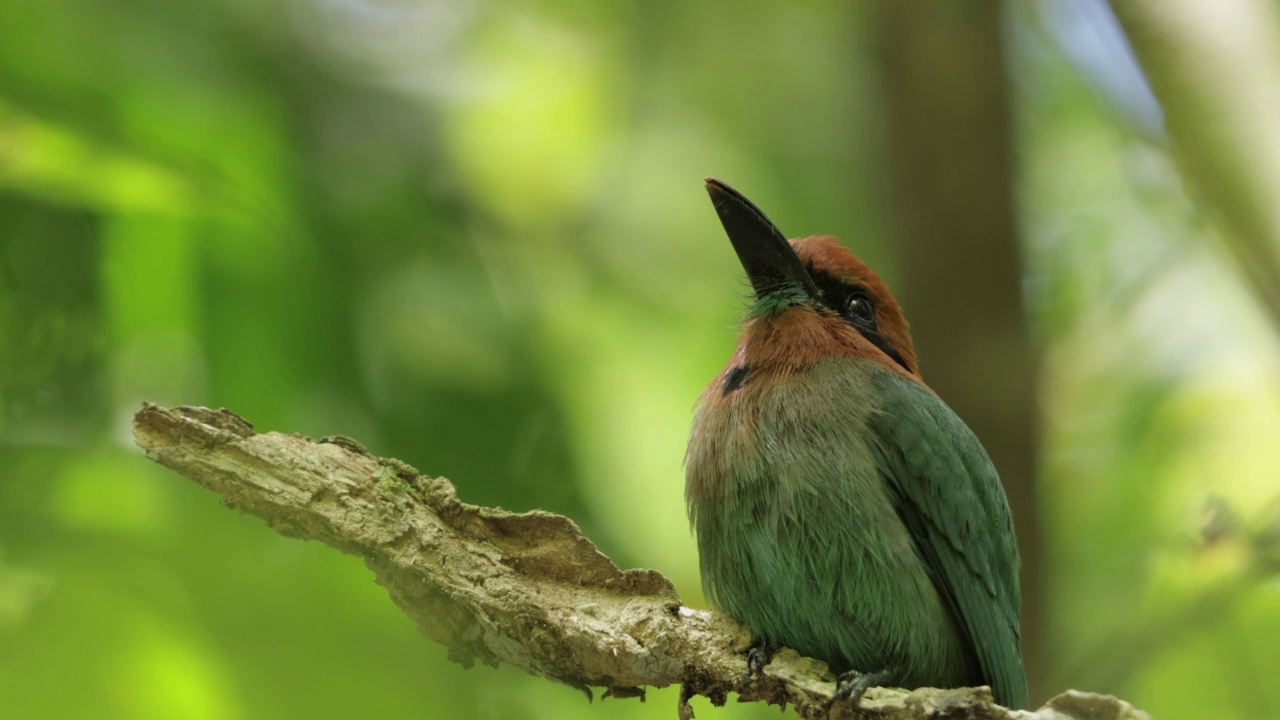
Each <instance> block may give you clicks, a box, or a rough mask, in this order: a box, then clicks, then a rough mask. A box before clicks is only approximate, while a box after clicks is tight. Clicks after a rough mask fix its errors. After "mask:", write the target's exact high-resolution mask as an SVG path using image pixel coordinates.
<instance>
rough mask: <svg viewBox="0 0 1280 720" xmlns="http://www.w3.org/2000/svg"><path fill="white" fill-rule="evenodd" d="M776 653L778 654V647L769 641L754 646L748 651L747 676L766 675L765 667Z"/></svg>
mask: <svg viewBox="0 0 1280 720" xmlns="http://www.w3.org/2000/svg"><path fill="white" fill-rule="evenodd" d="M776 652H778V646H777V645H775V644H773V643H771V642H769V641H768V640H761V641H760V644H758V645H753V646H752V647H751V649H750V650H748V651H747V675H748V676H750V677H754V676H756V675H762V674H764V666H765V665H768V664H769V662H770V661H771V660H773V655H774V653H776Z"/></svg>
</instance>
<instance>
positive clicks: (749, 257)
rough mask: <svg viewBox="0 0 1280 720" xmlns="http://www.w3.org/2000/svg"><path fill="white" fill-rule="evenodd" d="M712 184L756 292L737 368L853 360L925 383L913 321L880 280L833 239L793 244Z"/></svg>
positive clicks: (819, 237) (745, 202)
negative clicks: (913, 337) (913, 341)
mask: <svg viewBox="0 0 1280 720" xmlns="http://www.w3.org/2000/svg"><path fill="white" fill-rule="evenodd" d="M706 183H707V192H708V194H710V195H711V201H712V203H714V204H715V208H716V212H717V213H718V214H719V216H720V222H721V224H723V225H724V229H725V232H726V233H727V234H728V235H729V240H730V242H732V243H733V248H734V250H735V251H736V252H737V254H738V259H739V261H740V262H741V263H742V267H743V269H744V270H746V273H747V278H748V279H749V280H750V281H751V286H752V288H753V289H754V291H755V299H754V301H753V303H752V305H751V307H750V308H749V309H748V313H747V318H746V321H745V323H744V328H743V332H742V336H741V338H740V339H739V343H738V345H739V346H738V352H737V354H736V355H735V360H734V363H733V364H732V365H731V367H734V366H739V367H750V368H765V367H773V368H777V369H798V368H801V367H804V366H806V365H809V364H812V363H814V362H818V361H820V360H824V359H828V358H835V357H847V356H854V357H863V358H867V359H870V360H874V361H876V362H879V363H881V364H882V365H884V366H885V367H887V368H889V369H891V370H893V371H895V372H898V373H901V374H902V375H905V376H907V377H910V378H912V379H914V380H916V381H917V382H923V381H922V380H921V378H920V372H919V368H918V367H917V365H916V352H915V348H914V347H913V346H912V344H911V331H910V329H909V328H908V326H907V319H906V317H905V316H904V315H903V314H902V307H901V306H900V305H898V301H897V300H895V299H894V297H893V295H892V294H890V292H889V288H888V286H887V285H885V284H884V281H883V280H881V279H880V276H879V275H876V273H875V272H874V271H872V270H871V269H870V268H868V267H867V266H866V265H865V264H863V263H862V261H860V260H858V258H857V257H855V256H854V254H853V253H851V252H849V250H847V249H846V248H844V247H843V246H841V245H839V244H838V243H837V242H836V239H835V238H833V237H830V236H827V235H814V236H810V237H805V238H798V239H795V240H791V241H788V240H787V239H786V237H785V236H784V235H783V234H782V233H781V232H780V231H779V230H778V228H777V226H775V225H774V224H773V223H772V222H770V221H769V218H767V217H766V216H765V214H764V213H763V212H761V211H760V210H759V208H757V207H756V206H755V205H754V204H752V203H751V201H750V200H747V199H746V198H745V197H743V196H742V194H741V193H739V192H737V191H736V190H734V189H733V188H731V187H729V186H728V185H726V184H724V183H722V182H720V181H719V180H715V179H712V178H707V181H706ZM726 372H729V369H726Z"/></svg>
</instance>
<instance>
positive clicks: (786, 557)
mask: <svg viewBox="0 0 1280 720" xmlns="http://www.w3.org/2000/svg"><path fill="white" fill-rule="evenodd" d="M706 189H707V192H708V194H709V195H710V196H711V200H712V203H713V204H714V206H715V210H716V212H717V214H718V216H719V219H720V222H721V224H722V225H723V226H724V231H725V233H726V234H727V235H728V237H729V241H730V243H731V244H732V245H733V248H734V250H735V251H736V253H737V256H738V260H739V262H740V264H741V265H742V268H743V270H744V271H745V272H746V275H747V278H748V279H749V280H750V282H751V286H752V290H753V293H752V296H751V298H750V301H749V305H748V308H747V310H746V314H745V317H744V319H743V321H742V328H741V332H740V334H739V336H738V340H737V347H736V349H735V350H734V352H733V355H732V357H731V359H730V360H729V363H728V364H727V365H726V366H725V368H724V369H723V370H722V371H721V372H720V373H719V374H718V375H716V376H715V377H714V378H713V379H712V380H711V382H710V383H709V384H708V385H707V386H706V389H705V390H704V391H703V392H702V394H701V396H700V397H699V399H698V401H697V404H696V406H695V412H694V420H693V425H692V428H691V430H690V433H689V445H688V450H687V453H686V456H685V500H686V504H687V508H688V514H689V521H690V524H691V526H692V530H693V533H694V535H695V537H696V541H697V547H698V555H699V565H700V571H701V579H702V585H703V590H704V593H705V594H706V597H707V598H708V599H709V600H710V601H711V603H712V605H713V606H714V607H716V608H718V609H720V610H722V611H723V612H725V613H727V614H728V615H729V616H730V617H732V618H734V619H735V620H737V621H738V622H740V623H741V624H743V625H745V626H746V627H747V628H748V629H749V630H750V631H751V633H752V635H753V636H754V639H755V643H756V644H755V645H754V646H753V647H752V648H751V650H750V652H749V653H748V656H747V666H748V669H749V672H751V673H760V672H763V669H764V667H765V666H766V665H767V664H768V663H769V661H770V659H771V658H772V656H773V653H774V652H776V650H777V649H778V648H779V647H780V646H785V647H790V648H792V649H793V650H795V651H796V652H798V653H800V654H801V655H805V656H809V657H813V658H817V659H819V660H824V661H826V662H827V664H828V666H829V667H830V669H831V670H832V672H834V673H835V674H836V676H837V685H836V691H835V693H833V695H832V697H831V700H830V701H829V702H828V704H827V711H828V713H829V712H830V709H831V706H832V704H833V703H835V702H837V701H839V700H841V699H844V700H848V701H850V702H851V703H853V704H856V703H857V702H858V701H859V699H860V698H861V696H862V695H863V693H865V691H866V690H867V689H868V688H870V687H881V686H888V687H903V688H909V689H913V688H918V687H941V688H958V687H969V686H977V685H987V686H990V688H991V690H992V694H993V697H994V699H995V700H996V702H998V703H999V704H1001V705H1004V706H1006V707H1010V708H1025V707H1027V705H1028V689H1027V680H1026V671H1025V668H1024V666H1023V660H1022V653H1021V650H1020V647H1019V637H1020V625H1019V617H1018V611H1019V600H1020V598H1019V596H1020V590H1019V585H1018V563H1019V560H1018V547H1017V541H1016V538H1015V534H1014V525H1013V517H1012V513H1011V511H1010V509H1009V504H1008V500H1007V498H1006V497H1005V494H1004V490H1003V487H1002V486H1001V484H1000V479H999V476H998V475H997V473H996V469H995V467H994V466H993V464H992V462H991V460H990V458H989V457H988V455H987V453H986V451H985V449H984V448H983V446H982V444H981V443H980V442H979V440H978V439H977V437H976V436H975V435H974V433H973V432H972V431H971V430H970V429H969V428H968V426H966V425H965V424H964V422H963V421H962V420H961V419H960V418H959V416H957V415H956V413H955V412H954V411H952V410H951V408H949V407H948V406H947V405H946V403H944V402H943V401H942V399H941V398H939V397H938V395H937V394H936V393H935V392H934V391H933V390H932V389H930V388H929V387H928V386H927V385H926V384H925V382H924V380H923V378H922V377H921V375H920V368H919V365H918V364H917V358H916V352H915V348H914V346H913V345H912V341H911V332H910V328H909V326H908V324H907V320H906V317H905V315H904V314H903V311H902V307H901V306H900V305H899V304H898V301H897V300H895V299H894V297H893V295H892V294H891V293H890V292H889V288H888V286H887V285H886V284H885V283H884V281H883V280H881V279H880V277H879V276H878V275H877V274H876V273H875V272H874V271H872V270H871V269H870V268H868V267H867V266H866V265H865V264H864V263H863V262H862V261H860V260H859V259H858V258H857V257H856V256H855V255H854V254H853V253H852V252H850V251H849V250H848V249H846V248H845V247H843V246H842V245H840V244H839V243H838V242H837V240H836V239H835V238H833V237H831V236H825V235H814V236H809V237H803V238H798V239H795V240H790V241H788V240H787V238H786V237H785V236H784V235H783V234H782V233H781V232H780V231H779V230H778V228H777V227H776V226H775V225H774V224H773V223H772V222H771V221H770V220H769V219H768V217H766V216H765V214H764V213H763V212H761V211H760V210H759V209H758V208H757V207H756V206H755V205H754V204H752V203H751V201H749V200H747V198H746V197H744V196H743V195H742V194H741V193H739V192H738V191H736V190H734V189H733V188H731V187H729V186H728V185H727V184H725V183H723V182H721V181H719V180H716V179H713V178H707V179H706Z"/></svg>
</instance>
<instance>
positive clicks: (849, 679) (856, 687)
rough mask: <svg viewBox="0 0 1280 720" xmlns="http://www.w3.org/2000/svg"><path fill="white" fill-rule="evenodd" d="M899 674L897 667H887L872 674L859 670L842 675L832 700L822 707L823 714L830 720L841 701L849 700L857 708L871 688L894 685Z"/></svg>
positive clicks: (837, 682)
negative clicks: (832, 710) (833, 709)
mask: <svg viewBox="0 0 1280 720" xmlns="http://www.w3.org/2000/svg"><path fill="white" fill-rule="evenodd" d="M899 674H900V673H899V671H898V668H896V667H887V668H885V669H883V670H878V671H876V672H871V673H860V672H858V671H857V670H850V671H849V672H846V673H841V674H840V676H839V677H837V678H836V691H835V692H833V693H831V699H830V700H828V701H827V703H826V704H825V705H823V706H822V712H823V714H824V715H825V716H826V717H827V718H830V717H831V708H832V707H833V706H835V704H836V703H838V702H840V701H841V700H848V701H849V705H851V706H852V707H857V706H858V701H859V700H861V699H862V695H863V694H864V693H866V692H867V690H868V689H869V688H873V687H882V686H884V685H888V684H892V683H893V682H895V681H896V680H897V679H898V675H899Z"/></svg>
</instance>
